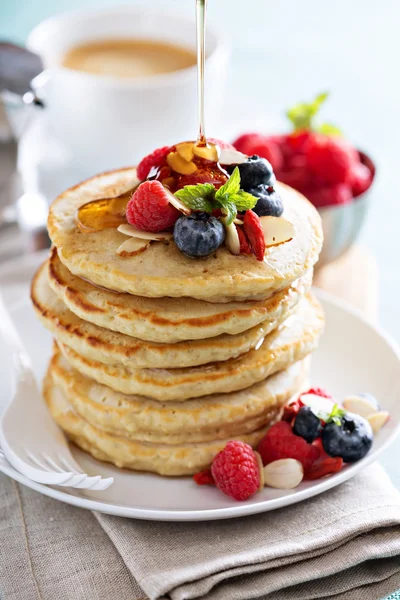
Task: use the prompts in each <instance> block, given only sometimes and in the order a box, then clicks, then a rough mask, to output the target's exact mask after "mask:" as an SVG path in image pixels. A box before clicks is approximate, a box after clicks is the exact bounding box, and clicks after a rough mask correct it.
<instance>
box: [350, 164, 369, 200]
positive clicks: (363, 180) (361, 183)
mask: <svg viewBox="0 0 400 600" xmlns="http://www.w3.org/2000/svg"><path fill="white" fill-rule="evenodd" d="M371 183H372V173H371V171H370V170H369V169H368V167H367V166H366V165H363V164H362V163H361V162H360V163H359V164H358V165H355V166H354V167H353V170H352V172H351V180H350V185H351V189H352V191H353V196H354V198H356V197H357V196H360V194H363V193H364V192H366V191H367V189H368V188H369V187H370V185H371Z"/></svg>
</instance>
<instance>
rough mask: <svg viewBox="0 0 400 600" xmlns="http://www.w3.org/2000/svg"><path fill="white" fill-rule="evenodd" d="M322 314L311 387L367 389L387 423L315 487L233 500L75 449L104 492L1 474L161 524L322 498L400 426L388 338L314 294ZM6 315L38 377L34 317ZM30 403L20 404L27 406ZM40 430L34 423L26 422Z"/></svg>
mask: <svg viewBox="0 0 400 600" xmlns="http://www.w3.org/2000/svg"><path fill="white" fill-rule="evenodd" d="M318 296H319V298H320V299H321V301H322V303H323V306H324V309H325V312H326V321H327V323H326V332H325V334H324V336H323V338H322V340H321V343H320V346H319V348H318V350H317V351H316V352H315V354H314V357H313V363H312V383H313V384H315V385H321V386H323V387H326V388H327V389H328V390H330V391H332V392H333V393H334V394H335V395H336V396H337V397H338V398H339V399H340V398H343V396H344V395H346V394H349V393H355V392H361V391H368V392H370V393H372V394H374V395H375V396H376V397H377V399H378V401H379V402H380V403H381V404H382V406H383V407H384V408H385V409H387V410H389V411H390V414H391V418H390V420H389V422H388V423H387V424H386V425H385V427H384V428H383V429H382V430H381V431H380V432H379V434H378V435H377V436H376V438H375V441H374V444H373V447H372V450H371V451H370V452H369V454H368V455H367V456H366V457H365V458H364V459H363V460H361V461H360V462H358V463H355V464H354V465H352V466H346V467H345V468H344V469H343V470H342V471H341V472H340V473H337V474H336V475H333V476H331V477H328V478H326V479H323V480H319V481H316V482H304V483H302V484H301V485H300V486H299V487H298V488H297V489H295V490H274V489H271V488H264V489H263V491H262V492H261V493H259V494H256V495H255V496H253V497H252V498H250V499H249V500H248V501H246V502H236V501H234V500H231V499H230V498H228V497H226V496H224V495H222V494H221V493H220V492H219V491H217V490H216V489H215V488H212V487H198V486H196V485H195V484H194V482H193V481H192V480H191V479H190V478H178V479H172V478H171V479H167V478H162V477H159V476H156V475H150V474H140V473H132V472H129V471H124V470H119V469H117V468H114V467H111V466H109V465H107V464H105V463H100V462H98V461H96V460H94V459H93V458H91V457H90V456H89V455H87V454H85V453H83V452H81V451H79V450H77V449H74V450H73V451H74V455H75V457H76V459H77V460H78V462H79V463H80V464H81V465H82V468H83V470H84V471H85V472H87V473H89V474H100V475H102V476H103V477H110V476H113V477H114V484H113V485H112V486H111V487H110V488H109V489H108V490H106V491H104V492H90V491H81V490H65V489H64V488H63V489H60V488H52V487H47V486H43V485H40V484H36V483H32V482H30V481H29V480H27V479H26V478H25V477H23V476H21V475H19V474H18V473H17V472H16V471H15V470H14V469H13V468H12V467H11V466H10V465H8V464H7V463H6V461H4V460H2V459H0V470H1V471H3V472H4V473H6V474H7V475H9V476H10V477H12V478H13V479H16V480H17V481H20V482H21V483H23V484H25V485H27V486H28V487H31V488H32V489H35V490H37V491H39V492H41V493H43V494H46V495H48V496H51V497H53V498H56V499H58V500H61V501H63V502H67V503H69V504H73V505H75V506H79V507H81V508H87V509H90V510H98V511H100V512H105V513H109V514H113V515H118V516H122V517H130V518H137V519H150V520H162V521H202V520H213V519H226V518H231V517H239V516H243V515H251V514H255V513H260V512H264V511H269V510H274V509H277V508H282V507H284V506H288V505H290V504H294V503H296V502H300V501H302V500H305V499H307V498H311V497H312V496H315V495H317V494H320V493H321V492H324V491H326V490H328V489H330V488H332V487H334V486H336V485H338V484H340V483H342V482H343V481H346V480H347V479H349V478H350V477H353V475H355V474H356V473H358V472H359V471H360V470H361V469H363V468H365V467H367V465H369V464H370V463H371V462H373V461H374V460H376V458H377V456H378V455H379V454H380V453H381V452H382V450H383V449H384V448H386V447H387V446H388V445H389V444H390V443H391V442H393V440H394V438H395V436H396V434H397V433H398V431H399V424H400V352H399V349H398V348H397V347H396V345H395V343H394V342H393V341H392V340H391V339H390V338H389V336H388V335H387V334H385V333H384V332H382V331H380V330H379V329H376V328H374V327H373V326H371V325H369V324H368V323H367V322H366V321H365V320H364V319H363V318H362V317H361V316H360V315H359V314H358V313H357V312H356V311H354V310H352V309H349V308H348V307H346V306H345V305H343V304H342V303H341V302H339V301H337V300H335V299H333V298H332V297H330V296H328V295H326V294H324V293H320V292H318ZM12 316H13V318H14V319H15V322H16V324H17V327H18V329H19V332H20V334H21V336H22V338H23V339H24V341H25V345H26V348H27V350H28V352H29V353H30V355H31V357H32V361H33V364H34V367H35V372H36V374H37V376H38V378H39V379H41V378H42V376H43V373H44V371H45V368H46V365H47V361H48V359H49V356H50V351H51V336H50V334H49V333H48V332H47V331H45V330H44V329H43V327H42V326H41V325H40V324H39V322H38V321H37V319H36V318H35V316H34V313H33V310H32V308H31V306H30V304H29V301H28V300H27V299H26V300H25V299H24V300H23V301H21V302H19V303H18V304H17V305H14V310H13V311H12ZM0 381H1V382H2V385H1V391H0V406H1V405H4V403H5V402H6V401H7V398H8V396H9V394H11V389H12V365H11V364H10V361H9V358H8V357H7V351H6V349H5V347H4V345H2V342H1V340H0ZM28 401H29V398H27V402H28ZM32 427H40V423H32Z"/></svg>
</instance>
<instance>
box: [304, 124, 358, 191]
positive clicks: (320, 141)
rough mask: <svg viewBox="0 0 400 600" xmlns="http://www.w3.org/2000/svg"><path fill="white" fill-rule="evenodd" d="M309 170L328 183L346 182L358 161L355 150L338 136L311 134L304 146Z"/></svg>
mask: <svg viewBox="0 0 400 600" xmlns="http://www.w3.org/2000/svg"><path fill="white" fill-rule="evenodd" d="M306 158H307V164H308V167H309V169H310V171H311V172H312V173H313V174H314V175H317V176H318V177H320V178H321V179H322V180H324V181H325V182H326V183H327V184H328V185H334V184H338V183H348V182H349V181H350V179H351V172H352V169H353V166H354V165H355V164H357V163H358V162H359V156H358V152H357V150H356V149H355V148H354V147H353V146H352V145H351V144H349V142H347V141H345V140H344V139H342V138H340V137H338V136H329V135H313V136H311V137H310V138H309V140H308V143H307V148H306Z"/></svg>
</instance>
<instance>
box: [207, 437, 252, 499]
mask: <svg viewBox="0 0 400 600" xmlns="http://www.w3.org/2000/svg"><path fill="white" fill-rule="evenodd" d="M211 473H212V476H213V478H214V481H215V484H216V486H217V488H219V489H220V490H221V492H223V493H224V494H226V495H227V496H231V498H234V499H235V500H247V498H250V496H252V495H253V494H255V493H256V492H257V491H258V490H259V488H260V483H261V474H260V467H259V463H258V460H257V455H256V453H255V452H254V450H253V448H252V447H251V446H249V444H245V443H244V442H240V441H236V440H234V441H232V442H228V443H227V445H226V446H225V448H224V449H223V450H221V452H219V453H218V454H217V456H216V457H215V458H214V460H213V463H212V466H211Z"/></svg>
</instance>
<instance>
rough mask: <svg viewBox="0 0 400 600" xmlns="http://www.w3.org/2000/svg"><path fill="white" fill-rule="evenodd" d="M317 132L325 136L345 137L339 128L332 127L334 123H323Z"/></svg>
mask: <svg viewBox="0 0 400 600" xmlns="http://www.w3.org/2000/svg"><path fill="white" fill-rule="evenodd" d="M317 131H319V132H320V133H323V134H324V135H340V136H341V135H343V134H342V132H341V130H340V129H339V127H336V125H332V123H322V125H319V127H317Z"/></svg>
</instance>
